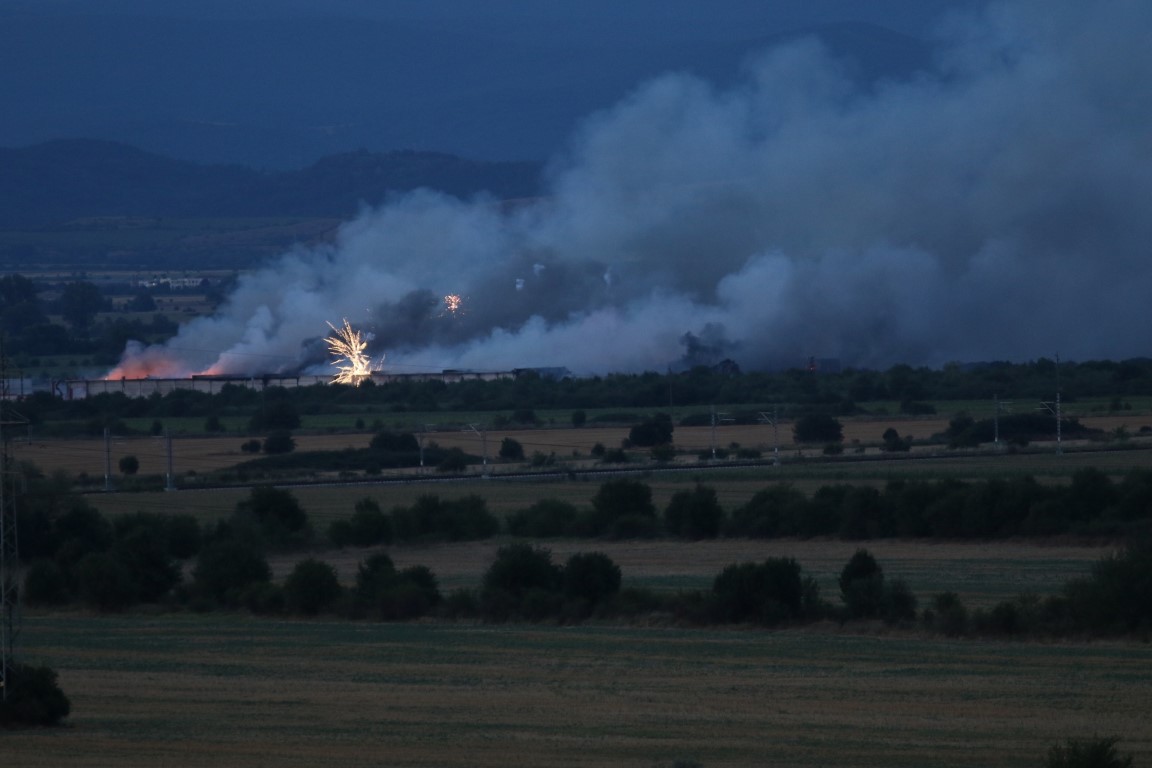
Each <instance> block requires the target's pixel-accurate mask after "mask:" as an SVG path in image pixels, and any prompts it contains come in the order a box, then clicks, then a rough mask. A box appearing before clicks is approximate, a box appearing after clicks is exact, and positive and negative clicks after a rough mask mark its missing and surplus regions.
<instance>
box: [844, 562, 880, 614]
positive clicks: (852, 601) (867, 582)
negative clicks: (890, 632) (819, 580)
mask: <svg viewBox="0 0 1152 768" xmlns="http://www.w3.org/2000/svg"><path fill="white" fill-rule="evenodd" d="M840 595H841V597H842V598H843V600H844V606H845V608H847V610H848V615H849V616H851V617H852V618H855V619H864V618H870V617H874V616H878V615H880V609H881V606H882V605H883V599H884V570H883V569H882V568H881V567H880V565H879V563H877V562H876V558H874V557H872V555H871V553H869V552H868V550H866V549H858V550H856V553H855V554H854V555H852V558H851V559H850V560H849V561H848V564H847V565H845V566H844V568H843V570H841V571H840Z"/></svg>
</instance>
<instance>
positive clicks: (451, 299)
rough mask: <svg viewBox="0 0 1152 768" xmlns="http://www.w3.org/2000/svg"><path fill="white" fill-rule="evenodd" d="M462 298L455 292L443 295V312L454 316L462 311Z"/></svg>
mask: <svg viewBox="0 0 1152 768" xmlns="http://www.w3.org/2000/svg"><path fill="white" fill-rule="evenodd" d="M463 307H464V299H463V298H462V297H461V296H459V295H458V294H455V293H450V294H448V295H447V296H445V297H444V313H445V314H447V315H450V316H451V317H456V315H460V314H463V313H464V309H463Z"/></svg>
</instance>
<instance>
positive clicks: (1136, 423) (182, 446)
mask: <svg viewBox="0 0 1152 768" xmlns="http://www.w3.org/2000/svg"><path fill="white" fill-rule="evenodd" d="M1082 423H1083V424H1084V425H1085V426H1088V427H1091V428H1093V429H1101V430H1103V431H1105V432H1108V433H1112V432H1114V431H1115V430H1116V429H1118V428H1120V427H1124V428H1125V429H1127V431H1128V432H1129V433H1130V434H1132V435H1135V434H1137V432H1138V430H1139V428H1140V427H1142V426H1152V416H1149V415H1145V414H1138V415H1128V416H1099V417H1086V418H1084V419H1083V420H1082ZM889 427H894V428H896V430H897V431H898V432H900V434H901V435H904V436H908V435H911V436H913V437H917V438H928V437H930V436H932V435H934V434H938V433H940V432H943V431H944V430H945V429H946V428H947V427H948V420H947V419H938V418H924V419H913V418H906V417H905V418H894V419H879V418H872V419H845V420H844V439H845V443H846V444H848V445H849V446H850V445H851V444H852V442H853V441H859V443H860V444H863V445H875V444H878V443H880V442H881V441H882V437H881V436H882V435H883V434H884V431H885V430H886V429H888V428H889ZM505 437H510V438H513V439H515V440H517V441H518V442H520V444H521V445H522V446H523V447H524V452H525V455H527V456H529V457H531V456H532V454H534V453H537V452H538V453H542V454H544V455H550V454H555V455H556V459H557V461H560V462H566V463H568V464H580V463H588V464H591V463H593V462H590V453H591V451H592V448H593V446H595V445H596V444H597V443H599V444H601V445H604V446H606V447H608V448H616V447H619V446H620V444H621V442H622V441H623V440H624V439H626V438H627V437H628V428H627V427H586V428H583V429H571V428H562V429H493V430H489V431H487V433H486V435H485V437H484V438H481V436H480V435H479V434H477V433H475V432H471V431H459V430H453V431H440V432H430V433H427V434H426V438H427V439H428V440H430V441H434V442H436V443H438V444H440V445H441V446H443V447H445V448H454V447H455V448H461V449H463V450H464V451H465V452H467V453H470V454H472V455H474V456H482V455H483V454H484V450H485V446H484V441H485V440H486V441H487V453H488V457H489V459H490V460H493V463H495V458H496V456H497V454H498V453H499V450H500V442H501V440H503V439H504V438H505ZM674 437H675V441H676V447H677V448H678V449H680V450H682V451H687V452H690V453H692V454H693V455H695V454H697V453H700V452H704V451H707V450H708V449H710V448H711V447H713V444H715V447H717V448H727V447H728V446H730V445H732V444H738V445H740V446H742V447H744V448H754V449H758V450H760V451H762V452H763V454H764V455H765V456H771V453H772V449H773V447H774V445H773V434H772V428H771V427H769V426H765V425H721V426H717V427H716V430H715V438H714V440H713V431H712V429H711V428H710V427H677V428H676V432H675V436H674ZM247 439H249V438H248V437H247V436H244V435H239V434H236V435H229V436H227V437H192V436H185V435H179V436H176V437H174V438H173V441H172V452H173V469H174V471H175V472H176V474H177V475H181V474H185V473H187V472H189V471H193V472H197V473H204V472H214V471H220V470H227V469H231V468H233V467H235V466H236V465H237V464H239V463H241V462H244V461H248V460H250V459H252V458H253V457H252V455H251V454H247V453H244V452H243V451H242V450H240V444H241V443H243V442H244V441H245V440H247ZM294 439H295V440H296V449H297V450H298V451H337V450H342V449H345V448H366V447H368V443H369V441H370V440H371V439H372V434H371V433H369V432H339V433H325V434H308V433H300V434H297V435H295V436H294ZM1133 442H1137V441H1133ZM1139 444H1140V445H1144V446H1147V445H1148V443H1147V442H1146V441H1139ZM1066 445H1067V447H1068V448H1069V449H1072V448H1075V447H1078V446H1083V445H1084V443H1083V442H1077V441H1067V443H1066ZM779 447H780V450H781V453H782V454H783V456H784V457H785V458H795V457H796V456H797V455H798V453H799V452H798V450H797V448H796V446H795V445H793V444H792V439H791V426H790V425H789V424H782V425H781V428H780V446H779ZM13 450H14V453H15V455H16V457H17V458H18V459H21V460H24V461H30V462H32V463H33V464H35V465H36V466H38V467H40V468H42V469H44V470H45V471H48V472H52V471H55V470H58V469H60V470H65V471H67V472H70V473H72V474H79V473H81V472H84V473H87V474H88V475H90V476H94V477H95V476H103V474H104V468H105V463H104V462H105V455H104V441H103V440H102V439H100V438H91V439H36V438H35V437H33V438H32V439H30V440H18V441H15V442H14V444H13ZM916 450H917V452H939V453H941V454H943V455H944V456H946V457H952V458H957V459H963V458H965V457H964V455H963V453H956V452H948V451H946V450H944V449H943V448H942V447H940V446H924V447H918V448H917V449H916ZM868 452H869V453H870V454H872V455H875V454H877V453H878V449H876V448H869V449H868ZM110 453H111V459H112V471H113V473H118V470H117V462H118V461H119V459H120V458H121V457H123V456H127V455H133V456H135V457H136V458H137V459H139V460H140V474H143V475H148V474H162V473H163V472H164V471H165V469H166V453H165V445H164V440H163V439H162V438H158V437H117V438H114V439H113V440H112V445H111V451H110ZM638 453H639V454H643V453H646V451H644V450H642V449H641V450H638ZM819 453H820V451H819V449H811V448H809V449H805V451H804V452H803V455H805V456H808V457H814V456H818V455H819ZM994 458H995V460H997V461H1002V460H1003V458H1004V457H994ZM1146 465H1148V464H1146ZM508 466H509V467H513V466H515V467H516V468H518V469H519V468H521V467H520V466H519V465H508Z"/></svg>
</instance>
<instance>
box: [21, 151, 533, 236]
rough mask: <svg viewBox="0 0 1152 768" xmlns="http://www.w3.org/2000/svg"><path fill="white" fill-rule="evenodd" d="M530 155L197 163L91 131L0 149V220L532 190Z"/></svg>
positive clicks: (296, 211) (202, 214)
mask: <svg viewBox="0 0 1152 768" xmlns="http://www.w3.org/2000/svg"><path fill="white" fill-rule="evenodd" d="M540 171H541V166H540V164H538V163H533V162H481V161H475V160H468V159H465V158H461V157H456V156H454V155H449V154H443V153H437V152H414V151H399V152H367V151H358V152H348V153H343V154H338V155H331V156H329V157H325V158H323V159H321V160H319V161H318V162H316V163H314V164H312V165H310V166H308V167H307V168H303V169H301V170H297V171H262V170H257V169H253V168H249V167H245V166H240V165H204V164H200V163H194V162H189V161H186V160H176V159H173V158H170V157H165V156H163V155H158V154H153V153H151V152H145V151H143V150H141V149H137V148H136V147H132V146H129V145H126V144H121V143H118V142H112V141H103V140H95V139H68V140H57V141H49V142H45V143H42V144H36V145H33V146H30V147H23V148H16V149H12V148H0V228H3V229H22V228H37V227H45V226H51V225H57V224H61V223H64V222H67V221H69V220H72V219H76V218H81V217H91V216H150V217H174V218H207V217H265V216H299V217H330V218H347V217H350V216H352V215H353V214H355V213H356V211H357V210H358V209H359V208H360V207H361V206H362V205H365V204H367V205H378V204H380V203H381V202H383V201H384V200H385V199H386V198H387V197H388V196H389V195H391V194H395V193H400V192H407V191H411V190H414V189H418V188H429V189H434V190H437V191H440V192H444V193H447V194H450V195H454V196H456V197H460V198H469V197H473V196H475V195H478V194H481V193H484V194H488V195H490V196H492V197H494V198H497V199H507V198H518V197H530V196H533V195H536V194H537V193H538V191H539V177H540Z"/></svg>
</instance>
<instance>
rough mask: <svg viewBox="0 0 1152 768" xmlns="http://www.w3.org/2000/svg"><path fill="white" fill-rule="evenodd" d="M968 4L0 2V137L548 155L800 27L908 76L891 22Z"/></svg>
mask: <svg viewBox="0 0 1152 768" xmlns="http://www.w3.org/2000/svg"><path fill="white" fill-rule="evenodd" d="M975 1H976V0H918V2H916V3H908V2H907V0H871V1H870V2H868V3H861V2H859V1H858V0H822V1H821V2H800V0H789V1H788V2H775V3H763V2H759V1H758V0H724V2H722V3H719V4H717V5H714V4H711V3H709V4H701V3H691V2H689V0H674V1H673V2H664V3H659V2H657V1H656V0H644V1H643V2H640V3H609V2H607V0H597V2H595V3H590V4H587V6H586V4H583V3H573V4H563V3H559V4H557V3H525V2H522V0H505V1H502V2H497V3H492V4H490V3H467V2H464V1H463V0H431V1H430V2H421V3H410V4H409V3H396V2H393V3H380V2H375V3H372V2H367V0H365V2H363V3H357V4H358V5H362V6H364V8H363V9H361V13H360V14H359V15H358V16H354V15H347V16H339V15H330V13H329V12H328V11H324V12H321V11H320V10H319V7H320V6H321V5H325V6H327V5H332V4H333V3H332V0H327V2H325V3H321V2H320V0H300V2H299V3H297V5H310V6H316V8H317V11H316V13H315V14H312V15H308V16H300V15H289V14H284V15H279V16H275V17H273V16H270V15H269V16H261V15H260V14H243V13H241V12H240V10H241V6H246V5H248V3H233V4H231V5H235V6H237V12H236V14H234V15H232V14H227V15H221V14H207V13H205V14H198V13H197V11H196V10H195V8H194V7H191V6H199V5H200V4H199V3H197V4H188V3H179V4H177V3H175V2H164V0H123V1H122V2H113V0H101V2H99V3H93V2H91V1H90V0H87V1H85V0H75V2H73V1H72V0H69V1H68V2H64V3H61V2H48V0H38V2H13V0H0V19H2V23H0V104H3V105H4V108H5V112H4V119H3V120H0V146H10V147H11V146H27V145H30V144H33V143H35V142H40V141H45V140H49V139H56V138H68V137H92V138H100V139H108V140H112V141H119V142H122V143H125V144H129V145H131V146H136V147H140V148H142V149H145V150H147V151H151V152H157V153H160V154H163V155H167V156H170V157H178V158H183V159H188V160H195V161H198V162H205V163H221V162H223V163H228V162H239V163H243V164H246V165H252V166H257V167H264V168H275V169H280V170H284V169H293V168H300V167H303V166H305V165H306V164H309V163H312V162H314V161H316V160H317V159H319V158H321V157H324V156H327V155H332V154H336V153H340V152H345V151H349V150H353V149H357V148H360V147H364V148H366V149H369V150H372V151H388V150H393V149H398V148H409V149H416V150H432V151H442V152H448V153H451V154H454V155H459V156H462V157H474V158H481V159H486V160H533V161H543V160H545V159H547V158H549V157H552V156H554V155H555V154H557V153H559V152H563V151H564V149H565V147H566V144H567V142H568V141H569V139H570V137H571V136H572V134H573V131H574V130H575V129H576V128H577V127H578V126H579V125H580V123H581V121H583V120H584V119H585V118H586V117H587V116H588V115H590V114H593V113H595V112H597V111H600V110H604V109H609V108H611V107H612V105H614V104H617V103H619V102H620V101H621V100H622V99H624V98H626V97H627V96H628V94H630V93H632V92H633V91H634V90H635V89H636V88H638V87H640V86H641V84H643V83H645V82H647V81H649V80H652V79H653V78H657V77H660V76H661V75H665V74H667V73H670V72H677V73H688V74H692V75H696V76H699V77H702V78H705V79H707V80H708V81H709V82H710V83H711V84H712V85H714V86H715V87H717V88H719V89H727V88H730V87H732V86H734V85H739V84H740V83H741V82H742V80H743V77H744V76H743V74H742V65H743V64H744V62H746V61H747V60H749V59H750V58H752V59H754V58H755V57H757V56H758V55H759V54H761V53H762V52H763V51H764V50H766V49H768V48H771V47H772V46H774V45H777V44H779V43H781V42H786V41H789V40H792V39H795V38H796V37H798V36H811V37H816V38H818V39H819V40H821V41H822V42H823V43H824V44H825V46H826V47H827V48H828V50H829V51H830V52H831V53H832V55H834V56H835V57H836V58H838V59H841V60H844V61H846V62H850V67H851V68H853V69H855V70H856V71H858V72H859V73H860V75H861V79H864V80H868V79H875V78H881V79H883V78H890V77H894V78H903V77H907V76H909V75H910V74H912V73H914V72H915V71H917V70H919V69H922V68H924V67H925V66H928V65H929V64H930V48H931V46H930V44H929V43H927V42H926V40H930V39H931V38H929V37H920V36H917V35H918V34H919V32H918V31H919V30H924V29H925V23H924V22H923V20H921V22H920V23H915V24H914V23H910V22H909V21H908V19H906V18H904V17H907V16H909V15H919V16H925V15H931V14H928V12H927V11H925V10H921V9H922V8H924V7H925V6H932V7H934V8H936V9H937V10H938V11H939V10H941V9H943V8H945V7H950V6H955V5H969V4H972V3H974V2H975ZM279 2H281V3H283V2H287V0H279ZM276 4H277V3H273V2H271V0H269V2H268V3H266V5H268V6H274V5H276ZM177 5H180V6H184V7H185V10H184V11H182V12H180V13H178V12H177V10H176V6H177ZM217 5H220V6H223V5H228V4H226V3H223V1H222V0H221V2H219V3H217ZM336 5H344V6H347V5H349V4H348V3H343V4H339V3H337V4H336ZM63 6H67V8H68V9H70V10H68V9H65V8H64V7H63ZM369 6H370V7H371V8H370V10H369ZM440 6H451V8H448V7H440ZM496 6H499V7H496ZM116 7H121V8H122V12H120V13H116V12H114V8H116ZM437 7H440V12H437V11H436V8H437ZM54 8H55V9H56V10H53V9H54ZM5 9H7V11H6V12H5ZM133 9H134V10H133ZM346 10H348V13H349V14H352V10H350V9H346ZM331 13H332V14H335V13H336V10H335V9H333V10H332V11H331ZM901 19H903V20H904V21H905V22H906V23H900V21H901ZM886 21H891V22H892V23H893V24H894V26H886V25H885V22H886Z"/></svg>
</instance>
